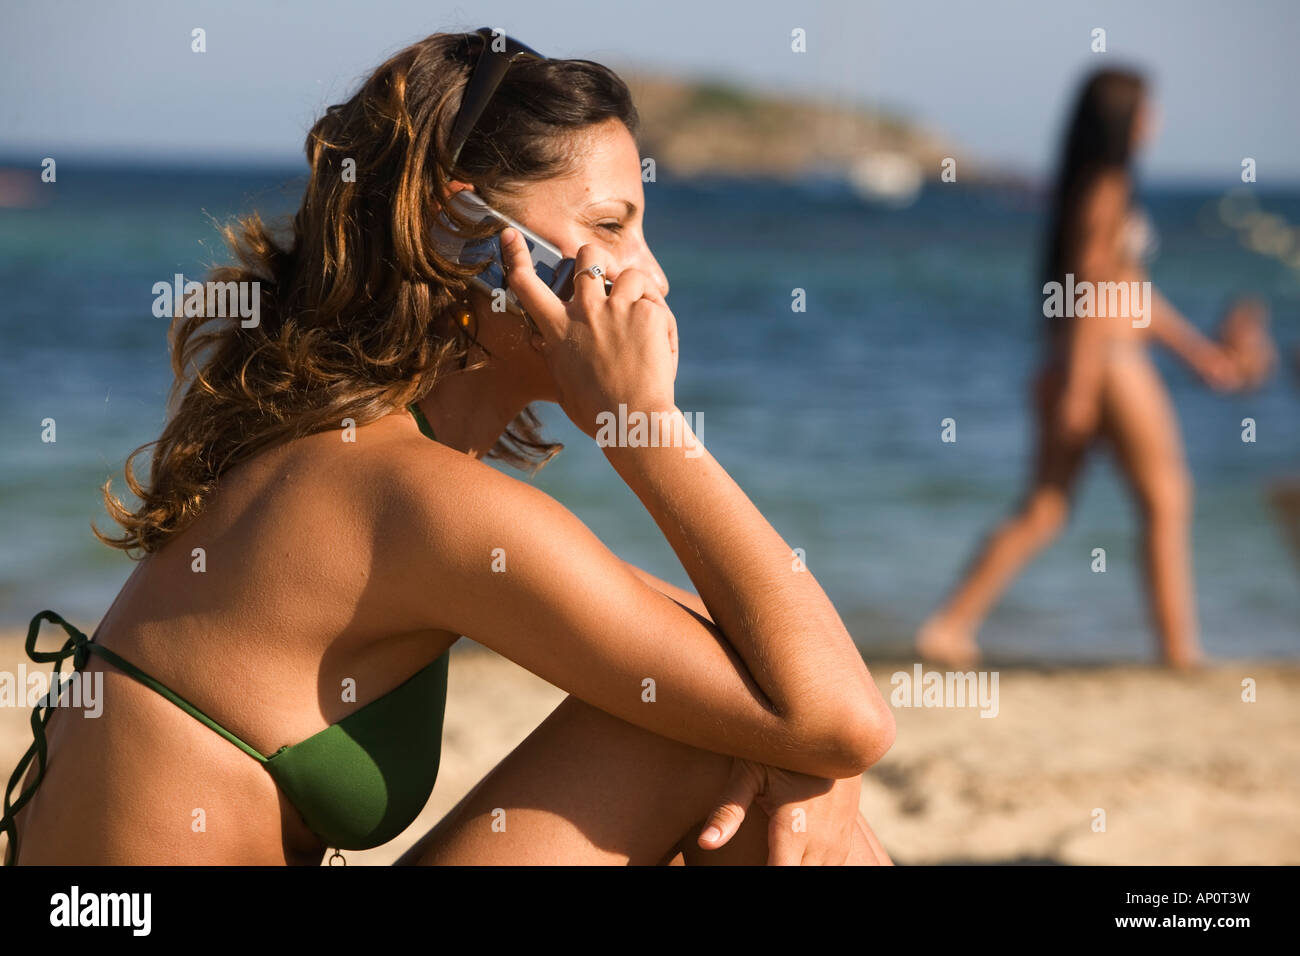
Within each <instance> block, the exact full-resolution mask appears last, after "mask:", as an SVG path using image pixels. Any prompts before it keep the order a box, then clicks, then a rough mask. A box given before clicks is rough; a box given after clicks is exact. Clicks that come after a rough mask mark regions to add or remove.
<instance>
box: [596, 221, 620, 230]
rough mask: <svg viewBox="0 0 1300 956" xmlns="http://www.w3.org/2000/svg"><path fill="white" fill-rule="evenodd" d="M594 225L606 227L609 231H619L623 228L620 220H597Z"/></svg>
mask: <svg viewBox="0 0 1300 956" xmlns="http://www.w3.org/2000/svg"><path fill="white" fill-rule="evenodd" d="M596 227H597V228H598V229H608V230H609V231H610V232H621V231H622V230H623V224H622V223H621V222H598V223H596Z"/></svg>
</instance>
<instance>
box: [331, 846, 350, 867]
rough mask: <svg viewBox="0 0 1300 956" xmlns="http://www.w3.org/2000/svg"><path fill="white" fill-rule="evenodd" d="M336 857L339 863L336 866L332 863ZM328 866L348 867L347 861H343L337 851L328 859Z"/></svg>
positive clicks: (341, 855)
mask: <svg viewBox="0 0 1300 956" xmlns="http://www.w3.org/2000/svg"><path fill="white" fill-rule="evenodd" d="M336 857H337V858H338V860H339V863H338V864H335V862H334V860H335V858H336ZM329 865H330V866H335V865H337V866H347V865H348V861H347V860H345V859H343V854H342V853H340V852H339V851H338V850H335V851H334V854H333V855H332V856H331V857H330V864H329Z"/></svg>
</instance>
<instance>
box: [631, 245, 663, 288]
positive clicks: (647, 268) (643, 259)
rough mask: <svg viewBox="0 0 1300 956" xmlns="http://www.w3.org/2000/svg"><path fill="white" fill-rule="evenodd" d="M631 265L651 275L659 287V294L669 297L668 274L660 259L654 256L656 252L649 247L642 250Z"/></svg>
mask: <svg viewBox="0 0 1300 956" xmlns="http://www.w3.org/2000/svg"><path fill="white" fill-rule="evenodd" d="M631 265H632V266H633V267H634V268H637V269H640V270H641V271H642V272H644V273H646V274H647V275H649V276H650V279H651V281H652V282H654V284H655V286H656V287H657V288H658V289H659V294H660V295H662V296H663V297H664V298H667V297H668V276H666V275H665V274H664V270H663V268H662V267H661V266H660V265H659V260H658V259H656V258H655V257H654V253H652V252H651V251H650V249H649V248H648V247H646V248H644V249H643V250H642V253H641V255H639V256H637V259H636V261H635V262H633V263H631Z"/></svg>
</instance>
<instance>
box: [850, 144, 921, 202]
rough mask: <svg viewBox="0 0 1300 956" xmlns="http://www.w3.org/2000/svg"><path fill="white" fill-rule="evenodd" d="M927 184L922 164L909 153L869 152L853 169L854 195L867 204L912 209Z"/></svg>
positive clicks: (851, 175) (851, 182)
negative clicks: (922, 187) (925, 183)
mask: <svg viewBox="0 0 1300 956" xmlns="http://www.w3.org/2000/svg"><path fill="white" fill-rule="evenodd" d="M924 182H925V176H924V175H923V174H922V172H921V164H920V163H918V162H917V161H916V160H915V159H913V158H912V157H911V156H908V155H906V154H905V153H890V152H884V151H880V152H874V153H868V154H867V155H865V156H863V157H862V158H861V159H859V160H857V161H856V162H855V163H854V164H853V165H852V166H851V167H850V168H849V187H850V188H851V189H852V190H853V192H854V193H855V194H856V195H857V196H858V197H859V198H861V199H864V200H866V201H867V202H871V203H878V204H881V205H886V206H910V205H911V204H912V203H914V202H916V197H917V196H918V195H919V194H920V192H921V186H922V185H923V184H924Z"/></svg>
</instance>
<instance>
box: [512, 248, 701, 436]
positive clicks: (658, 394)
mask: <svg viewBox="0 0 1300 956" xmlns="http://www.w3.org/2000/svg"><path fill="white" fill-rule="evenodd" d="M501 248H502V254H503V258H504V260H505V265H506V268H507V275H508V281H509V283H510V290H511V291H512V292H513V293H514V294H515V295H516V296H517V297H518V298H519V301H520V303H521V304H522V305H523V307H524V309H525V311H527V312H528V314H529V315H530V316H531V317H532V319H533V321H534V323H535V324H536V325H537V328H538V329H539V330H540V332H541V333H542V339H543V343H542V353H543V354H544V355H545V356H546V362H547V365H548V366H549V368H550V371H551V375H552V377H553V378H554V380H555V385H556V387H557V388H558V390H559V393H560V406H561V407H562V408H563V409H564V411H565V414H567V415H568V416H569V418H570V419H571V420H572V421H573V423H574V424H575V425H577V426H578V427H579V428H580V429H582V430H583V432H585V433H586V434H587V435H590V436H591V437H593V438H594V437H595V435H596V431H597V421H596V419H597V415H599V414H600V413H601V412H611V413H613V414H615V415H617V414H618V408H619V406H620V405H626V406H627V410H628V412H633V411H642V412H653V411H659V412H669V411H671V410H672V409H673V408H674V407H675V398H674V390H673V384H674V381H675V380H676V378H677V320H676V318H674V316H673V313H672V311H671V310H670V309H669V308H668V304H667V303H666V302H665V301H664V298H663V296H662V295H661V294H660V293H659V290H658V289H657V288H656V286H655V284H654V282H653V281H652V280H651V278H650V276H648V275H647V274H646V273H644V272H642V271H641V270H639V269H632V268H628V269H623V270H622V271H620V272H619V274H618V275H617V276H616V277H615V279H614V284H613V288H612V289H611V290H610V293H609V295H608V296H606V295H605V283H604V279H602V278H596V277H593V276H591V275H589V274H587V273H584V272H583V270H584V269H587V268H588V267H590V266H601V267H602V268H608V266H609V263H608V261H607V259H605V257H607V256H608V252H607V251H606V250H605V249H604V248H602V247H601V246H600V245H599V244H597V243H588V244H587V245H585V246H583V247H582V248H581V249H579V250H578V255H577V265H576V270H577V271H576V272H575V275H574V280H573V282H574V292H573V298H572V299H571V300H570V301H569V302H562V301H561V300H560V299H559V297H557V296H556V295H555V293H554V292H552V291H551V290H550V288H549V287H548V286H547V285H546V283H544V282H542V280H541V279H539V278H538V277H537V274H536V272H534V271H533V264H532V260H531V259H530V258H529V255H528V248H527V246H526V245H525V244H524V241H523V239H522V237H520V235H519V233H518V231H517V230H515V229H506V230H505V231H504V232H503V233H502V234H501ZM603 259H604V261H602V260H603Z"/></svg>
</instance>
